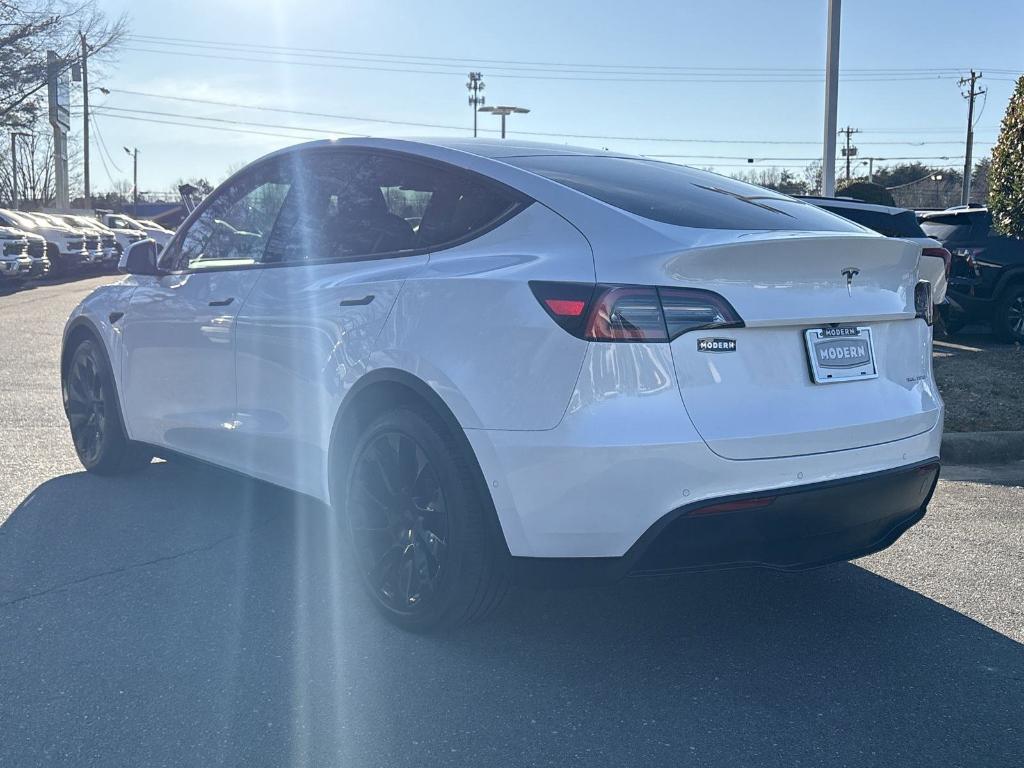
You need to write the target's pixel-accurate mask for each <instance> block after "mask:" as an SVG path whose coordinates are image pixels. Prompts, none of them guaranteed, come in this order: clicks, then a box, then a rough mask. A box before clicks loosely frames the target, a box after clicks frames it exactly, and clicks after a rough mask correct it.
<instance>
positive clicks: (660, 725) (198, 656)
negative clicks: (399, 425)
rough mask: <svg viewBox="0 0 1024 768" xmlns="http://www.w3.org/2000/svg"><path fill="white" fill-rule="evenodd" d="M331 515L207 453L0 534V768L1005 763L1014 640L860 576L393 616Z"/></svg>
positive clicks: (623, 588)
mask: <svg viewBox="0 0 1024 768" xmlns="http://www.w3.org/2000/svg"><path fill="white" fill-rule="evenodd" d="M337 540H338V536H337V530H336V526H335V524H334V522H333V518H332V516H331V515H330V514H329V512H328V510H327V509H326V508H325V507H324V506H323V505H321V504H318V503H316V502H314V501H312V500H310V499H307V498H305V497H300V496H296V495H293V494H289V493H286V492H284V491H281V490H279V489H275V488H271V487H268V486H265V485H262V484H260V483H256V482H252V481H247V480H244V479H240V478H237V477H235V476H233V475H230V474H227V473H224V472H220V471H217V470H213V469H209V468H205V467H200V466H196V465H193V464H190V463H184V462H182V463H177V462H172V463H166V464H154V465H153V466H151V467H149V468H148V469H146V470H145V471H144V472H141V473H139V474H137V475H134V476H131V477H128V478H116V479H115V478H110V479H107V478H97V477H93V476H87V475H86V474H85V473H76V474H71V475H65V476H62V477H58V478H55V479H53V480H50V481H48V482H46V483H44V484H43V485H41V486H40V487H39V488H37V489H36V490H35V491H34V492H33V493H32V494H31V495H30V496H29V497H28V498H26V499H25V500H24V502H23V503H22V504H21V505H20V506H19V507H18V508H17V509H16V510H15V512H14V513H13V514H12V515H11V517H10V518H9V519H8V521H7V522H6V523H5V524H4V525H3V526H2V527H0V723H2V725H0V763H2V764H6V765H18V766H26V765H36V764H44V763H45V764H47V765H74V766H84V765H222V764H228V765H245V766H257V765H267V766H292V765H296V766H297V765H356V766H361V765H388V766H398V765H410V766H412V765H415V766H426V765H441V764H444V765H472V766H480V765H532V764H545V765H548V764H550V765H565V764H568V763H570V762H576V763H583V764H587V765H617V766H628V765H645V766H649V765H672V766H676V765H681V764H700V765H729V766H733V765H757V766H768V765H785V766H792V765H796V764H805V765H826V764H827V765H837V764H850V765H885V766H891V765H900V766H909V765H927V766H934V765H958V764H973V765H1010V764H1013V763H1014V762H1015V761H1017V760H1018V759H1019V758H1020V755H1021V754H1024V728H1022V725H1021V722H1022V720H1021V713H1022V712H1024V646H1022V645H1020V644H1018V643H1016V642H1014V641H1013V640H1011V639H1009V638H1007V637H1005V636H1003V635H1001V634H999V633H997V632H994V631H992V630H990V629H988V628H987V627H985V626H983V625H982V624H979V623H977V622H975V621H973V620H971V619H969V618H967V617H965V616H963V615H961V614H959V613H957V612H955V611H953V610H950V609H948V608H946V607H944V606H942V605H940V604H939V603H936V602H934V601H932V600H930V599H928V598H926V597H923V596H922V595H920V594H918V593H916V592H913V591H911V590H908V589H905V588H903V587H901V586H899V585H897V584H895V583H893V582H891V581H888V580H886V579H884V578H881V577H878V576H876V575H874V574H872V573H870V572H868V571H866V570H864V569H862V568H859V567H858V566H856V565H852V564H842V565H837V566H832V567H829V568H823V569H819V570H816V571H812V572H807V573H801V574H782V573H775V572H767V571H732V572H721V573H708V574H697V575H688V576H682V577H676V578H664V579H654V580H627V581H626V582H624V583H622V584H619V585H617V586H614V587H610V588H606V589H576V590H539V591H519V592H515V593H514V594H513V595H512V596H511V597H510V599H509V601H508V602H507V603H506V605H505V606H504V607H503V609H502V610H501V611H500V612H499V613H498V614H497V615H496V616H495V617H493V618H492V619H491V620H490V621H487V622H485V623H483V624H480V625H476V626H472V627H468V628H464V629H462V630H459V631H457V632H455V633H452V634H450V635H449V636H446V637H436V636H435V637H431V636H418V635H413V634H407V633H404V632H402V631H400V630H397V629H395V628H393V627H391V626H390V625H388V624H386V623H385V622H384V621H383V620H382V619H381V618H380V617H378V616H377V614H376V612H375V611H374V610H373V609H372V607H370V606H369V604H368V601H367V600H366V599H365V598H364V597H363V595H362V594H361V593H360V591H359V589H358V588H357V586H356V585H355V583H354V580H353V579H352V577H351V573H350V571H349V569H348V567H347V566H346V565H345V562H344V555H343V553H342V550H341V549H340V548H339V547H338V546H337Z"/></svg>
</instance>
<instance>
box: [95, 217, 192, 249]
mask: <svg viewBox="0 0 1024 768" xmlns="http://www.w3.org/2000/svg"><path fill="white" fill-rule="evenodd" d="M102 218H103V223H104V224H106V225H107V226H108V227H110V228H111V229H114V230H115V231H120V232H125V233H126V234H127V233H139V232H141V233H142V234H143V237H149V238H151V239H152V240H154V241H155V242H156V244H157V245H158V246H159V247H160V248H163V247H164V246H165V245H167V243H168V242H170V239H171V237H172V236H173V235H174V233H173V232H172V231H171V230H169V229H165V228H164V227H161V226H160V225H159V224H157V223H156V222H152V221H140V220H138V219H133V218H131V217H130V216H126V215H124V214H123V213H105V214H103V217H102Z"/></svg>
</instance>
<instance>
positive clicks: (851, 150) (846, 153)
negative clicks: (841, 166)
mask: <svg viewBox="0 0 1024 768" xmlns="http://www.w3.org/2000/svg"><path fill="white" fill-rule="evenodd" d="M839 133H845V134H846V146H845V147H843V157H845V158H846V182H847V184H849V182H850V160H851V159H852V158H853V156H854V155H856V154H857V148H856V147H853V146H851V145H850V138H851V137H852V136H853V134H855V133H860V130H859V129H858V128H851V127H850V126H846V127H845V128H843V129H842V130H841V131H839Z"/></svg>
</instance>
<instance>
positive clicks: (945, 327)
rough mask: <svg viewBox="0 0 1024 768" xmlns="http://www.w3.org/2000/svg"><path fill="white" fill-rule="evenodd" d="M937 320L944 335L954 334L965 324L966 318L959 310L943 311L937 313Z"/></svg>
mask: <svg viewBox="0 0 1024 768" xmlns="http://www.w3.org/2000/svg"><path fill="white" fill-rule="evenodd" d="M939 322H940V323H942V329H941V330H942V334H943V335H944V336H955V335H956V334H958V333H960V331H962V330H963V329H964V326H965V325H967V318H966V317H965V316H964V315H963V314H962V313H960V312H951V311H945V312H940V313H939Z"/></svg>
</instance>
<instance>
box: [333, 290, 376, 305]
mask: <svg viewBox="0 0 1024 768" xmlns="http://www.w3.org/2000/svg"><path fill="white" fill-rule="evenodd" d="M375 298H376V297H375V296H374V295H373V294H372V293H370V294H367V295H366V296H363V298H361V299H342V300H341V301H339V302H338V306H339V307H365V306H366V305H367V304H369V303H370V302H371V301H373V300H374V299H375Z"/></svg>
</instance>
